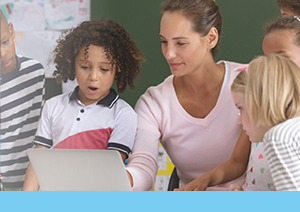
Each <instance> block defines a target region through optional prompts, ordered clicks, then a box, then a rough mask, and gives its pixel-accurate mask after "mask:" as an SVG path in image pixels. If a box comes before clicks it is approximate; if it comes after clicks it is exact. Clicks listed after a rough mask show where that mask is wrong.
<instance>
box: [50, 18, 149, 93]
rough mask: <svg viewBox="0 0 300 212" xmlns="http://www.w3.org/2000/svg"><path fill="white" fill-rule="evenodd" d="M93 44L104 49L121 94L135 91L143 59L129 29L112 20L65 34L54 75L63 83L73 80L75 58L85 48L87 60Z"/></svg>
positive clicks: (84, 25) (84, 24)
mask: <svg viewBox="0 0 300 212" xmlns="http://www.w3.org/2000/svg"><path fill="white" fill-rule="evenodd" d="M90 45H95V46H100V47H103V48H104V51H105V55H106V57H107V59H108V60H110V61H111V65H112V66H113V67H114V68H115V70H116V74H115V75H116V81H117V87H118V92H119V93H123V92H124V91H125V90H126V86H127V85H128V86H129V87H130V88H131V89H132V90H134V85H133V80H134V79H136V77H137V75H138V73H140V71H141V69H140V61H143V60H144V57H143V55H142V54H141V52H140V51H139V49H138V48H137V46H136V44H135V42H134V41H133V40H132V39H131V38H130V35H129V34H128V33H127V32H126V30H125V29H124V28H123V27H122V26H120V25H119V24H118V23H116V22H115V21H112V20H109V19H95V20H91V21H85V22H82V23H81V24H80V25H79V26H77V27H76V28H72V29H69V30H66V31H65V32H63V33H62V35H61V37H60V38H59V39H58V40H57V46H56V48H55V49H54V51H53V53H54V63H55V64H56V65H55V68H56V70H55V71H54V73H53V76H54V77H56V78H57V79H58V80H59V81H61V80H62V81H63V82H67V81H68V79H69V80H74V79H75V58H76V57H77V55H78V54H79V52H80V50H81V49H82V48H85V52H86V53H85V56H86V57H88V55H87V53H88V49H89V46H90Z"/></svg>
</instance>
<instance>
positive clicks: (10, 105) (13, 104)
mask: <svg viewBox="0 0 300 212" xmlns="http://www.w3.org/2000/svg"><path fill="white" fill-rule="evenodd" d="M42 93H43V89H42V88H41V89H38V90H36V91H34V92H33V93H30V94H28V95H26V96H23V97H21V98H20V99H16V100H15V101H12V102H9V103H8V104H6V105H3V106H2V107H1V113H3V112H4V111H6V110H9V109H11V108H14V107H16V105H20V104H23V103H24V102H27V101H28V100H32V99H34V98H35V97H37V94H39V95H42Z"/></svg>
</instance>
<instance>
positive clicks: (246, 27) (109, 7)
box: [91, 0, 280, 106]
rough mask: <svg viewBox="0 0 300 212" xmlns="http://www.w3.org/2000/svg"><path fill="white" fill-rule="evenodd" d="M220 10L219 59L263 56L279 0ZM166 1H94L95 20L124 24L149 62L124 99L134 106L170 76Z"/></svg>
mask: <svg viewBox="0 0 300 212" xmlns="http://www.w3.org/2000/svg"><path fill="white" fill-rule="evenodd" d="M216 1H217V4H218V5H219V7H220V10H221V14H222V19H223V29H222V35H221V41H220V45H219V53H218V55H217V57H216V61H218V60H230V61H236V62H241V63H248V62H249V61H250V60H251V59H253V58H254V57H255V56H257V55H261V54H263V52H262V50H261V43H262V40H263V26H264V24H265V23H266V22H268V21H270V20H274V19H275V18H277V17H279V16H280V11H279V9H278V8H277V4H276V0H251V1H250V0H247V1H246V0H216ZM162 2H163V0H92V1H91V18H92V19H94V18H100V17H101V18H111V19H113V20H115V21H117V22H118V23H119V24H121V25H122V26H123V27H124V28H125V29H126V30H127V31H128V32H129V33H130V35H131V36H132V38H133V39H134V40H135V41H136V42H137V45H138V47H139V49H140V50H141V52H142V53H143V55H144V56H145V58H146V61H145V62H144V63H143V64H142V73H141V74H140V75H139V76H138V79H137V82H136V83H135V90H134V91H131V90H130V89H129V88H127V90H126V92H125V93H123V94H121V95H120V96H121V98H123V99H124V100H125V101H127V102H128V103H129V104H130V105H131V106H134V105H135V103H136V101H137V100H138V98H139V97H140V96H141V95H142V94H143V93H144V92H145V91H146V89H147V88H148V87H150V86H155V85H157V84H159V83H160V82H162V81H163V80H164V78H165V77H167V76H168V75H170V70H169V67H168V64H167V63H166V61H165V59H164V57H163V55H162V53H161V48H160V38H159V25H160V4H161V3H162Z"/></svg>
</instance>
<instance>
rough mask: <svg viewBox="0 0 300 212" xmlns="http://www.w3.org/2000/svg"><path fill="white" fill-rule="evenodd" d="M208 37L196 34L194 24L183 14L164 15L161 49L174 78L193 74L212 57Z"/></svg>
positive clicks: (162, 19)
mask: <svg viewBox="0 0 300 212" xmlns="http://www.w3.org/2000/svg"><path fill="white" fill-rule="evenodd" d="M207 37H208V36H204V37H201V36H200V34H199V33H197V32H195V31H194V30H193V29H192V22H191V21H190V20H189V19H187V18H186V17H185V16H183V15H182V14H180V13H178V12H172V13H171V12H165V13H164V14H163V16H162V18H161V25H160V38H161V42H162V44H161V45H162V47H161V48H162V53H163V55H164V57H165V58H166V60H167V62H168V64H169V66H170V68H171V72H172V74H173V75H174V76H183V75H186V74H190V73H193V72H195V71H197V70H198V69H199V68H200V67H201V65H202V64H203V63H204V61H205V60H206V58H207V57H208V56H210V57H212V55H211V48H210V47H209V45H208V38H207Z"/></svg>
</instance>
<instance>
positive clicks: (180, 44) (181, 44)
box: [177, 43, 185, 46]
mask: <svg viewBox="0 0 300 212" xmlns="http://www.w3.org/2000/svg"><path fill="white" fill-rule="evenodd" d="M177 45H179V46H183V45H185V43H177Z"/></svg>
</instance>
